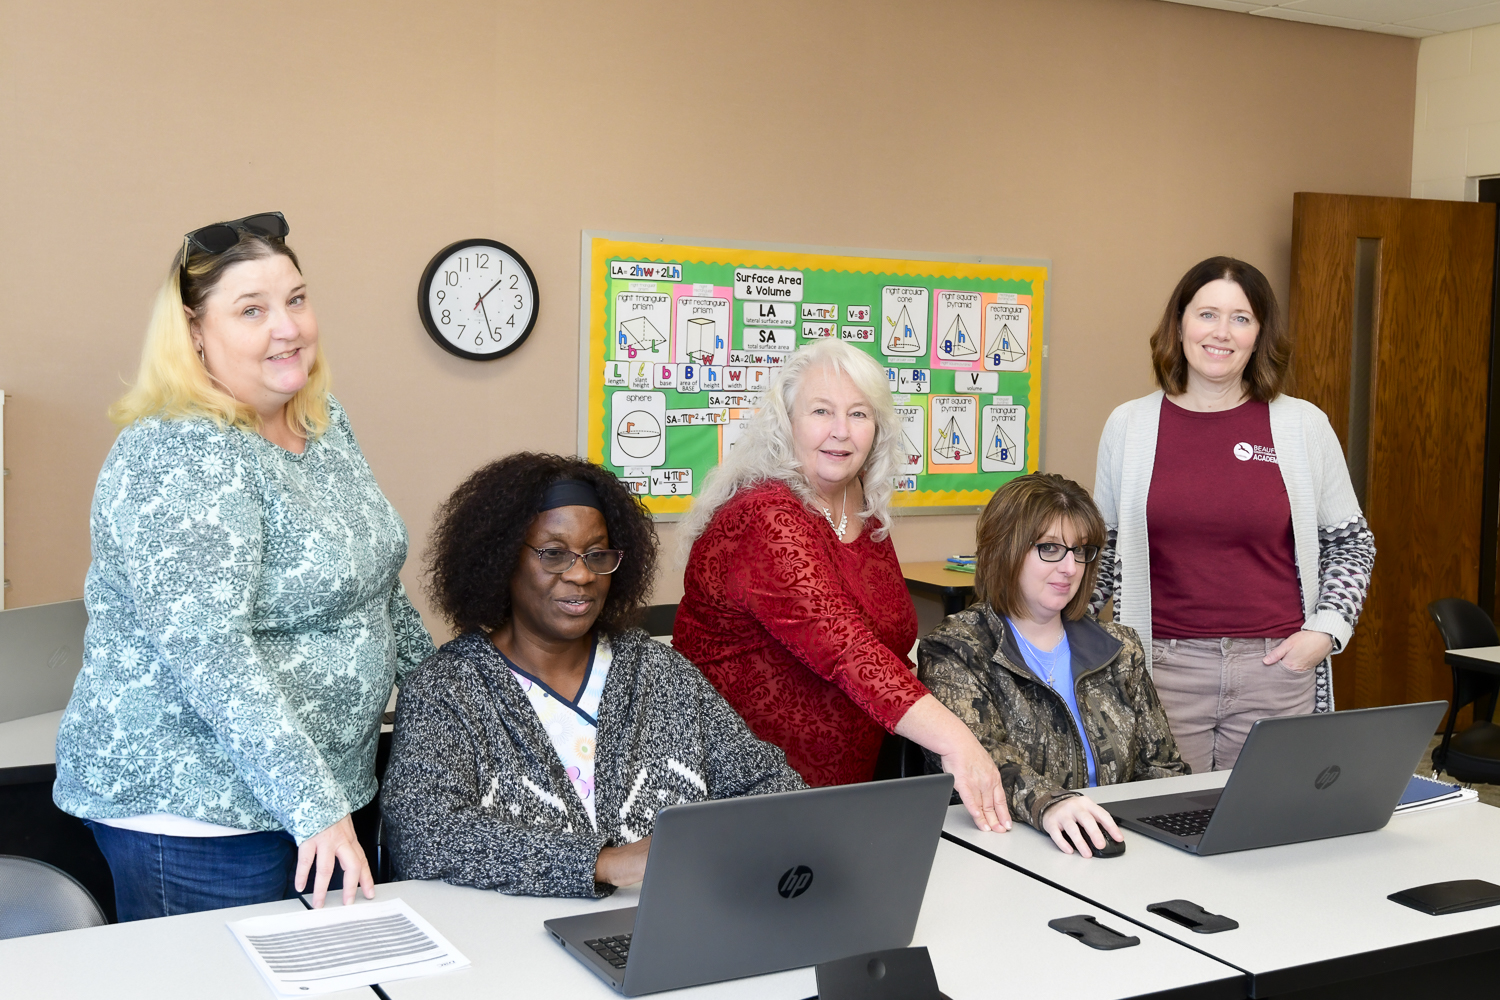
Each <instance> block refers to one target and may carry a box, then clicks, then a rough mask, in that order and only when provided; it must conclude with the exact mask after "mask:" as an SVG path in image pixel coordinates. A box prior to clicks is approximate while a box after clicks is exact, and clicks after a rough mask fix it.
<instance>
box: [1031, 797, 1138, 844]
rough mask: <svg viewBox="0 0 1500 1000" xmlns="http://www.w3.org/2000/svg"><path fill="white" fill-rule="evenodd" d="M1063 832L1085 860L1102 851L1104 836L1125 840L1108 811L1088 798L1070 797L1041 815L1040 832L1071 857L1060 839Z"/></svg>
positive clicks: (1104, 841)
mask: <svg viewBox="0 0 1500 1000" xmlns="http://www.w3.org/2000/svg"><path fill="white" fill-rule="evenodd" d="M1064 830H1066V831H1067V833H1068V839H1071V840H1072V841H1073V843H1075V844H1078V845H1079V848H1080V850H1079V852H1078V853H1080V854H1082V855H1083V856H1084V857H1086V858H1091V857H1093V856H1094V852H1095V851H1101V850H1103V849H1104V847H1105V844H1106V843H1107V841H1106V840H1105V839H1104V838H1105V835H1106V833H1107V834H1108V835H1109V836H1110V837H1113V838H1114V839H1115V840H1124V839H1125V835H1124V834H1122V833H1121V832H1120V828H1119V827H1118V826H1115V821H1114V818H1113V817H1111V816H1110V814H1109V812H1108V811H1107V810H1105V808H1104V807H1103V806H1101V805H1100V804H1099V803H1097V802H1095V801H1094V800H1093V799H1091V798H1089V797H1088V796H1087V795H1073V796H1069V797H1068V798H1066V799H1063V800H1062V801H1061V802H1058V803H1057V804H1056V805H1054V806H1051V807H1049V808H1048V809H1047V811H1046V812H1044V813H1042V831H1043V832H1044V833H1046V834H1047V836H1049V837H1051V838H1052V842H1053V843H1054V844H1056V845H1057V849H1058V850H1060V851H1062V852H1063V853H1064V854H1072V853H1073V848H1072V846H1070V845H1069V844H1068V840H1067V839H1064V838H1063V831H1064Z"/></svg>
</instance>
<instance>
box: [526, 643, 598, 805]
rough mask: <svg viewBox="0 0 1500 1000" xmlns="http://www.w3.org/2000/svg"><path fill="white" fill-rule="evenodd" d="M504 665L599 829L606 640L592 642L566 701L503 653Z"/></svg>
mask: <svg viewBox="0 0 1500 1000" xmlns="http://www.w3.org/2000/svg"><path fill="white" fill-rule="evenodd" d="M500 655H501V657H503V658H504V659H505V665H506V666H508V667H509V668H510V672H511V676H513V677H514V678H515V679H516V683H518V684H520V685H521V690H522V691H525V692H526V698H527V700H528V701H530V702H531V707H532V709H533V710H535V711H536V717H537V719H538V720H539V721H540V722H541V724H542V729H543V730H545V731H546V733H547V738H548V739H549V740H551V741H552V747H553V749H554V750H556V751H557V759H558V760H560V761H562V766H563V770H564V771H565V772H566V773H567V775H568V780H569V781H571V782H572V783H573V788H574V790H575V791H577V792H578V797H579V798H580V799H582V800H583V808H584V811H585V812H587V813H588V814H589V822H590V823H592V824H593V825H594V829H596V830H597V829H598V828H599V821H598V817H597V816H595V815H594V747H595V746H596V745H597V744H598V736H599V699H601V698H603V697H604V679H605V678H606V677H608V676H609V664H610V660H611V659H612V654H611V653H610V651H609V639H608V638H607V637H605V636H602V635H601V636H599V637H598V638H597V639H595V641H594V651H593V652H592V653H590V654H589V665H588V667H587V668H586V669H585V671H584V674H583V683H582V684H580V685H579V686H578V693H577V694H576V695H574V697H573V700H572V701H569V700H568V699H566V698H564V697H563V696H562V695H560V694H558V693H557V692H556V691H554V690H552V689H551V688H550V687H548V686H547V685H546V684H543V683H542V682H541V681H540V680H538V679H537V678H535V677H533V676H531V675H530V674H528V673H527V672H526V671H524V670H522V669H521V668H520V667H518V666H516V664H515V662H514V661H513V660H511V658H510V657H508V656H506V655H505V654H504V653H501V654H500Z"/></svg>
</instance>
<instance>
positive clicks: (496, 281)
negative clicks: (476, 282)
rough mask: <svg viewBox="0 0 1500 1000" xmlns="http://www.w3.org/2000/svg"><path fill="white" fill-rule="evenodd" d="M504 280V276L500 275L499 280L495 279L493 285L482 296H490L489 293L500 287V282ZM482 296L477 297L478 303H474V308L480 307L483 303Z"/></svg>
mask: <svg viewBox="0 0 1500 1000" xmlns="http://www.w3.org/2000/svg"><path fill="white" fill-rule="evenodd" d="M504 280H505V276H504V275H501V276H500V277H499V278H497V279H496V280H495V283H494V284H493V285H491V286H490V287H489V289H488V290H487V291H486V292H485V293H484V295H488V294H490V292H493V291H494V290H495V289H496V288H498V287H499V286H500V282H502V281H504ZM484 295H481V296H479V301H478V302H476V303H474V304H475V305H476V306H478V305H482V304H483V303H484Z"/></svg>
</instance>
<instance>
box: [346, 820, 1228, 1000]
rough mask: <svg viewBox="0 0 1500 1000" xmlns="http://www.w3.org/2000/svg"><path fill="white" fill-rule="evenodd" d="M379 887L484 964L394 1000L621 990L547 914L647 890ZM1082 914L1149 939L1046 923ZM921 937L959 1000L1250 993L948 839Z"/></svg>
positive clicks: (787, 994) (809, 980) (810, 978)
mask: <svg viewBox="0 0 1500 1000" xmlns="http://www.w3.org/2000/svg"><path fill="white" fill-rule="evenodd" d="M376 891H377V898H378V899H404V900H406V902H407V903H408V904H409V905H410V906H411V907H412V909H414V910H416V911H417V912H418V913H420V914H421V915H422V916H424V917H426V918H427V920H428V921H430V922H431V923H432V925H433V926H434V927H436V928H437V929H438V930H439V931H440V932H441V933H442V934H443V935H444V936H446V937H447V938H448V940H449V941H451V942H452V943H453V945H454V947H456V948H458V950H459V951H461V952H463V953H464V955H466V956H467V957H468V958H469V960H470V961H471V962H472V963H473V964H472V965H471V966H470V967H469V968H467V969H460V970H458V971H455V972H450V973H446V974H444V975H440V976H432V977H429V978H426V979H408V980H402V981H398V982H390V983H383V984H382V985H381V988H382V989H384V990H385V992H386V993H387V994H389V996H390V997H391V1000H422V998H427V997H433V998H437V997H441V998H444V1000H467V998H471V997H472V998H476V1000H478V998H484V1000H493V998H508V997H569V998H591V997H592V998H597V1000H606V998H615V997H617V996H618V994H616V993H615V992H614V991H613V990H611V989H610V988H609V987H607V986H606V985H605V984H604V983H603V982H602V981H601V980H600V979H598V978H597V977H595V976H594V974H593V973H592V972H590V971H588V969H586V968H584V966H583V965H582V963H580V962H579V961H577V960H576V959H574V958H573V957H572V956H570V955H569V954H568V953H567V952H566V951H564V950H563V949H562V948H560V947H559V946H558V945H557V944H555V943H554V942H553V941H552V940H551V938H549V937H548V936H547V934H546V932H545V931H544V930H543V929H542V921H543V920H546V919H549V918H551V917H560V916H568V915H571V914H575V913H583V912H587V911H589V910H599V909H610V908H614V907H620V906H634V905H635V904H636V902H637V900H638V898H639V894H638V891H637V890H634V889H626V890H621V891H619V892H617V893H615V895H614V896H613V897H611V898H609V899H604V900H579V899H547V898H536V897H526V896H505V895H502V894H500V893H495V892H486V891H481V890H477V889H466V888H460V887H455V886H450V885H446V884H444V883H441V882H395V883H388V884H386V885H382V886H380V887H378V888H377V890H376ZM333 902H335V903H336V902H337V900H334V901H333ZM356 905H358V904H356ZM1081 913H1088V914H1093V915H1094V916H1096V917H1098V918H1100V920H1101V922H1102V923H1104V924H1105V925H1106V926H1110V927H1112V928H1114V929H1115V930H1118V931H1120V932H1121V933H1124V934H1132V933H1135V934H1137V935H1138V936H1139V937H1140V938H1141V943H1140V944H1139V945H1137V946H1135V947H1131V948H1122V949H1119V950H1117V951H1096V950H1094V949H1092V948H1089V947H1088V946H1086V945H1084V944H1082V943H1081V942H1078V941H1076V940H1074V939H1073V938H1070V937H1068V936H1067V935H1065V934H1062V933H1059V932H1058V931H1054V930H1052V929H1051V928H1050V927H1048V926H1047V921H1049V920H1052V919H1055V918H1057V917H1068V916H1073V915H1075V914H1081ZM912 944H914V945H925V946H926V947H927V948H928V951H929V953H930V954H931V956H932V962H933V967H934V969H935V970H936V972H937V979H938V985H939V987H940V988H941V989H942V990H943V992H944V993H946V994H947V995H948V996H950V997H952V998H953V1000H967V998H981V997H996V996H1018V997H1020V996H1041V995H1050V994H1052V993H1054V992H1056V991H1057V987H1058V983H1059V977H1061V976H1064V975H1066V976H1067V977H1068V982H1069V986H1068V989H1067V991H1066V992H1067V995H1068V996H1069V997H1070V998H1072V1000H1087V998H1101V1000H1102V998H1117V997H1141V996H1150V995H1153V994H1156V993H1160V992H1164V991H1168V990H1182V991H1183V992H1180V993H1173V994H1172V995H1173V996H1174V997H1179V998H1183V1000H1186V998H1188V997H1203V998H1211V997H1223V998H1226V1000H1228V998H1238V997H1241V996H1243V995H1244V993H1243V987H1244V981H1245V979H1244V976H1243V974H1242V973H1240V972H1239V971H1238V970H1236V969H1232V968H1229V967H1228V966H1225V965H1223V964H1221V963H1219V962H1216V961H1213V960H1212V959H1210V958H1207V957H1205V956H1203V955H1201V954H1198V953H1197V952H1194V951H1192V950H1190V949H1188V948H1183V947H1181V946H1180V945H1177V944H1175V943H1173V942H1172V941H1171V940H1170V939H1168V938H1165V937H1162V936H1159V935H1155V934H1152V933H1150V932H1145V931H1140V929H1139V928H1133V927H1131V926H1130V924H1129V923H1128V922H1127V921H1122V920H1119V919H1117V918H1112V917H1110V916H1109V915H1108V914H1107V913H1105V912H1104V911H1103V910H1102V909H1100V908H1099V907H1095V906H1090V905H1089V904H1087V903H1085V902H1083V901H1081V900H1079V899H1077V898H1075V897H1073V896H1070V895H1068V894H1066V893H1063V892H1060V891H1058V890H1057V889H1054V888H1051V887H1049V886H1047V885H1045V884H1043V883H1042V882H1039V881H1037V880H1035V879H1032V878H1028V877H1027V876H1025V875H1022V874H1019V873H1017V872H1014V871H1011V870H1009V869H1007V868H1005V867H1004V866H1002V865H998V864H996V863H995V862H994V861H992V860H990V859H988V858H985V857H983V856H981V855H979V854H977V853H975V852H974V851H971V850H969V849H967V848H964V847H961V846H959V845H957V844H953V843H950V842H947V841H944V842H942V843H940V844H939V845H938V851H937V857H936V860H935V862H934V864H933V870H932V878H931V880H930V881H929V883H928V887H927V896H926V898H925V900H924V902H923V906H922V912H921V916H920V918H919V919H918V922H917V930H916V936H915V938H914V940H913V941H912ZM816 992H817V985H816V981H815V978H814V975H813V970H812V969H810V968H808V969H797V970H793V971H789V972H779V973H775V974H772V975H767V976H756V977H753V978H750V979H740V980H735V981H731V982H725V983H716V984H713V985H709V986H699V987H693V988H691V989H686V990H675V991H671V992H669V993H663V994H656V995H658V996H662V997H670V998H672V1000H677V998H683V1000H689V998H692V1000H698V998H713V1000H738V998H747V1000H748V998H751V997H755V998H767V1000H801V998H804V997H811V996H813V995H814V994H815V993H816Z"/></svg>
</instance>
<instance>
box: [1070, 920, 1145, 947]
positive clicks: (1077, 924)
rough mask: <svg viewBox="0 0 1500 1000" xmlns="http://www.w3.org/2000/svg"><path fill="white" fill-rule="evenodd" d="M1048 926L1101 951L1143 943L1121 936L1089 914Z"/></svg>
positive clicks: (1139, 940)
mask: <svg viewBox="0 0 1500 1000" xmlns="http://www.w3.org/2000/svg"><path fill="white" fill-rule="evenodd" d="M1047 926H1048V927H1050V928H1052V929H1053V930H1055V931H1061V932H1062V933H1064V934H1066V935H1068V937H1071V938H1077V939H1078V940H1080V941H1082V942H1083V943H1084V944H1086V945H1088V946H1089V947H1090V948H1097V949H1098V950H1099V951H1114V950H1115V949H1116V948H1130V947H1132V946H1134V945H1138V944H1140V943H1141V939H1140V938H1138V937H1135V936H1134V935H1130V936H1127V935H1124V934H1121V933H1120V932H1119V931H1117V930H1115V929H1114V928H1112V927H1105V926H1104V925H1103V924H1101V923H1100V922H1099V921H1097V920H1095V919H1094V918H1093V917H1091V916H1089V915H1087V914H1079V915H1078V916H1076V917H1058V918H1057V919H1056V920H1049V921H1047Z"/></svg>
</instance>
